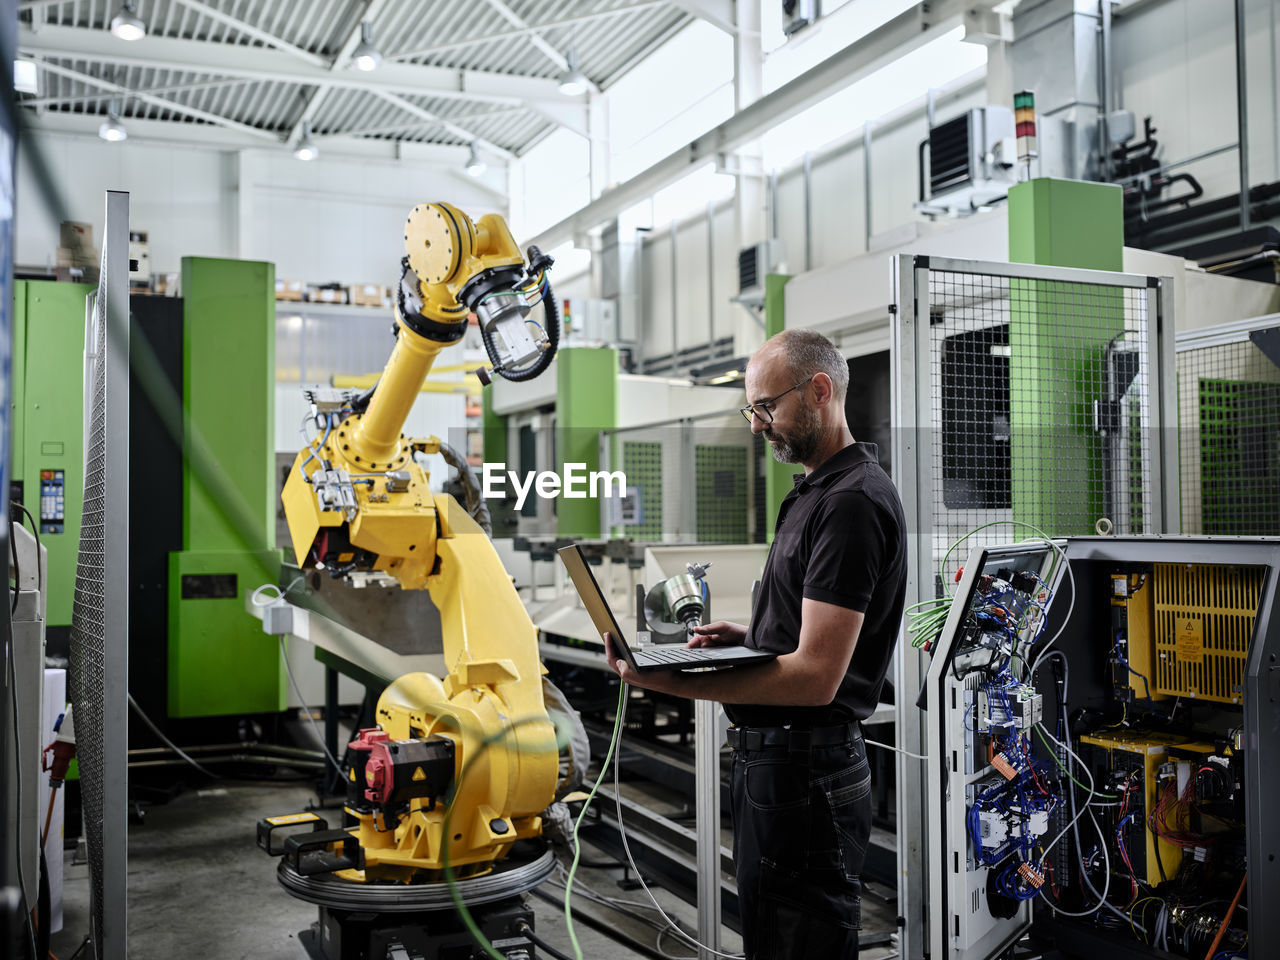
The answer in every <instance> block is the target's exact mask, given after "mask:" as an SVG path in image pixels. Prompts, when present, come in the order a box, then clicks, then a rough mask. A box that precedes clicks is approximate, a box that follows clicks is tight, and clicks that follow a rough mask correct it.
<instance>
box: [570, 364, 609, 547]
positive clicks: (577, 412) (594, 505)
mask: <svg viewBox="0 0 1280 960" xmlns="http://www.w3.org/2000/svg"><path fill="white" fill-rule="evenodd" d="M617 425H618V351H617V350H613V349H607V348H601V347H569V348H566V349H564V350H561V351H560V352H559V353H557V354H556V469H557V470H558V471H559V473H560V475H561V476H562V477H563V476H564V470H565V466H564V465H565V464H566V463H585V464H586V470H587V471H588V473H589V472H591V471H594V470H599V469H600V450H599V446H598V444H599V431H601V430H609V429H612V428H613V427H616V426H617ZM556 533H557V534H558V535H559V536H561V537H574V538H580V537H599V536H601V531H600V502H599V500H598V499H596V498H592V497H587V498H585V499H573V500H571V499H567V498H565V497H564V496H563V495H562V496H561V497H560V498H559V499H558V500H557V509H556Z"/></svg>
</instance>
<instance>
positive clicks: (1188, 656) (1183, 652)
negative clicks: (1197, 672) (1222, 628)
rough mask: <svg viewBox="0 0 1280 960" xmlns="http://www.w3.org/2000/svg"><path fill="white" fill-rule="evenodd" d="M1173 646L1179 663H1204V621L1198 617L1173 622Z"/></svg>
mask: <svg viewBox="0 0 1280 960" xmlns="http://www.w3.org/2000/svg"><path fill="white" fill-rule="evenodd" d="M1174 644H1175V646H1176V647H1177V651H1178V662H1179V663H1195V664H1200V663H1204V621H1203V620H1201V618H1200V617H1179V618H1178V619H1177V620H1176V621H1174Z"/></svg>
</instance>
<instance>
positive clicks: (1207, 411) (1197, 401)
mask: <svg viewBox="0 0 1280 960" xmlns="http://www.w3.org/2000/svg"><path fill="white" fill-rule="evenodd" d="M1278 330H1280V320H1277V322H1276V325H1275V326H1271V327H1266V326H1263V327H1259V328H1256V329H1254V330H1253V331H1248V332H1240V333H1239V334H1238V335H1237V336H1236V337H1234V338H1231V339H1230V341H1229V342H1213V334H1214V330H1213V329H1212V328H1210V329H1209V330H1204V331H1194V332H1193V333H1192V335H1191V336H1189V337H1186V338H1180V339H1179V344H1178V359H1177V368H1178V421H1179V428H1180V429H1179V440H1180V444H1179V461H1180V467H1181V500H1182V530H1183V532H1184V533H1193V534H1210V535H1213V534H1219V535H1236V536H1280V367H1278V366H1277V360H1276V359H1273V357H1272V356H1268V353H1267V350H1265V349H1264V348H1263V347H1264V345H1266V344H1268V343H1269V342H1274V341H1272V340H1270V338H1269V337H1268V334H1269V333H1274V332H1276V331H1278ZM1206 341H1207V342H1206Z"/></svg>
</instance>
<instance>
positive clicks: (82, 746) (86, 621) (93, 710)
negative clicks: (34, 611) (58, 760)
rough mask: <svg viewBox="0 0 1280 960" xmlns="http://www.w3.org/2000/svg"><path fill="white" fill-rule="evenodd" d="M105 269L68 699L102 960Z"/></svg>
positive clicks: (93, 335) (89, 337) (91, 347)
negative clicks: (71, 707) (72, 706)
mask: <svg viewBox="0 0 1280 960" xmlns="http://www.w3.org/2000/svg"><path fill="white" fill-rule="evenodd" d="M106 274H107V272H106V269H105V263H104V269H103V270H102V271H101V276H102V281H101V283H100V284H99V287H98V292H97V296H96V298H95V300H94V306H93V315H92V319H91V321H90V324H89V329H88V330H87V331H86V337H85V343H86V345H87V347H88V351H87V352H88V355H89V357H90V361H89V372H88V375H87V382H86V390H85V396H86V397H87V398H88V403H87V406H86V419H87V422H86V430H85V477H84V509H83V513H82V515H81V523H80V554H79V560H78V561H77V564H76V586H75V601H74V605H73V607H72V615H71V695H72V702H73V703H74V704H75V710H76V753H77V755H78V757H79V762H80V790H81V803H82V804H83V809H84V825H85V834H86V841H87V846H88V850H89V884H90V892H91V901H90V902H91V904H93V905H95V907H94V909H93V910H92V936H93V940H94V944H95V948H96V949H95V955H96V956H102V941H103V932H102V919H103V918H102V911H101V906H100V905H101V904H102V902H103V842H102V825H103V820H104V807H105V796H104V790H103V783H104V774H105V771H104V757H105V749H104V743H103V729H104V726H105V715H106V668H105V661H106V654H105V642H106V640H105V638H106V585H105V579H106V555H105V549H104V545H105V536H106V511H107V497H106V492H107V486H106V440H105V433H106V377H105V367H106V356H107V351H108V350H109V349H111V347H110V344H109V343H108V338H107V336H106V329H107V324H106V316H105V304H106V302H107V289H106Z"/></svg>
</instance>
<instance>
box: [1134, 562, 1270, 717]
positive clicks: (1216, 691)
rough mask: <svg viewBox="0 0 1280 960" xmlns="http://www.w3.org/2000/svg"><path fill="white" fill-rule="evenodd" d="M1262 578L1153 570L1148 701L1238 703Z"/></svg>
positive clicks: (1260, 571)
mask: <svg viewBox="0 0 1280 960" xmlns="http://www.w3.org/2000/svg"><path fill="white" fill-rule="evenodd" d="M1265 576H1266V570H1265V569H1264V568H1262V567H1235V566H1225V565H1219V564H1185V563H1157V564H1156V565H1155V569H1154V570H1153V572H1152V577H1151V580H1152V585H1151V591H1150V592H1151V600H1150V604H1151V622H1152V636H1153V638H1154V646H1153V649H1154V660H1153V663H1152V667H1153V669H1152V671H1151V673H1150V674H1149V676H1150V679H1151V692H1152V695H1153V696H1154V695H1155V694H1156V693H1161V694H1165V695H1167V696H1179V697H1195V698H1197V699H1200V700H1213V701H1217V702H1219V703H1236V704H1238V703H1241V702H1243V693H1242V691H1243V689H1244V666H1245V658H1246V657H1247V656H1248V654H1249V641H1250V639H1251V638H1252V637H1253V631H1254V624H1255V621H1256V620H1257V615H1258V602H1259V599H1260V598H1261V595H1262V584H1263V579H1264V577H1265ZM1132 646H1133V644H1132V643H1130V648H1131V649H1132ZM1130 662H1131V663H1132V662H1133V661H1132V660H1131V661H1130ZM1133 666H1134V669H1135V670H1140V669H1141V668H1140V667H1138V665H1137V664H1136V663H1134V664H1133Z"/></svg>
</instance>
